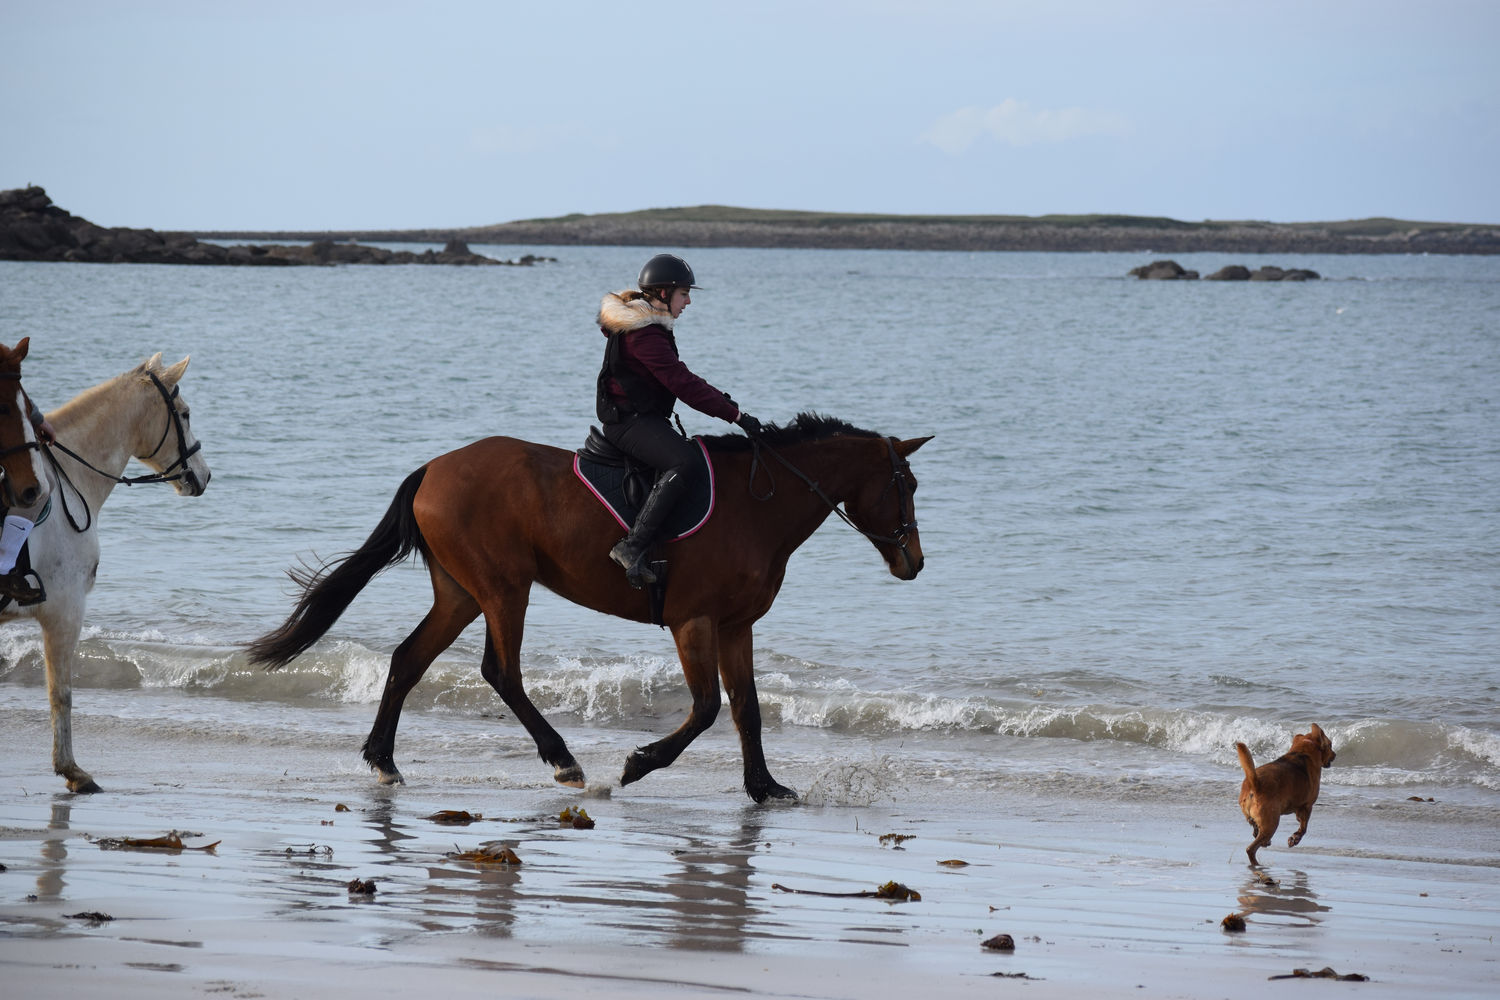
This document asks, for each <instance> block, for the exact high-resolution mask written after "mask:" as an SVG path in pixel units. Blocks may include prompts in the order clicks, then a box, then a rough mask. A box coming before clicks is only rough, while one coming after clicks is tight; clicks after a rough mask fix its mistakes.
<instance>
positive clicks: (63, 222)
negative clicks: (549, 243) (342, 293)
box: [0, 187, 551, 267]
mask: <svg viewBox="0 0 1500 1000" xmlns="http://www.w3.org/2000/svg"><path fill="white" fill-rule="evenodd" d="M548 259H551V258H545V257H533V256H531V255H529V254H528V255H527V256H525V257H522V258H520V259H518V260H510V261H504V260H496V259H495V258H493V257H485V256H483V255H482V254H477V253H474V252H473V251H471V250H470V249H469V247H468V244H466V243H464V242H463V241H462V240H450V241H449V242H448V244H447V245H446V246H445V247H443V249H442V250H440V251H438V250H424V251H422V252H421V253H413V252H412V251H410V250H387V249H385V248H384V247H374V246H368V245H365V244H361V243H334V242H333V241H331V240H317V241H314V242H312V243H310V244H307V245H304V246H282V245H270V246H221V245H219V244H217V243H202V242H200V241H198V240H196V239H194V238H193V237H191V236H188V235H185V234H180V233H158V232H156V231H155V230H154V229H106V228H104V227H103V226H96V225H94V224H93V223H92V222H90V221H88V220H87V219H81V218H79V217H78V216H76V215H73V214H71V213H69V212H66V211H64V210H63V209H61V208H58V207H57V206H56V205H54V204H52V199H51V198H49V197H47V192H46V191H44V190H42V189H41V188H39V187H27V188H18V189H16V190H13V191H0V260H50V261H76V262H81V263H91V264H120V263H131V264H227V265H244V266H270V267H291V266H297V265H325V266H326V265H332V264H459V265H493V264H513V265H521V266H525V265H529V264H534V263H536V262H538V261H541V260H548Z"/></svg>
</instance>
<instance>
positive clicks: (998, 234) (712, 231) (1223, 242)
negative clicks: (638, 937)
mask: <svg viewBox="0 0 1500 1000" xmlns="http://www.w3.org/2000/svg"><path fill="white" fill-rule="evenodd" d="M214 239H220V240H235V241H253V242H254V244H255V245H239V246H229V247H225V246H220V245H217V244H214V243H208V242H203V241H205V240H214ZM289 243H291V244H303V245H287V244H289ZM376 243H425V244H438V245H441V246H443V249H442V250H441V251H435V250H430V249H429V250H424V251H420V252H415V253H414V252H411V251H405V250H388V249H385V248H383V247H378V246H373V245H371V244H376ZM470 243H478V244H489V245H515V244H521V245H531V246H586V245H593V246H640V247H663V246H678V247H770V248H787V249H791V248H805V249H841V250H849V249H853V250H960V251H992V250H1031V251H1046V252H1058V251H1116V252H1126V253H1153V254H1161V253H1247V254H1273V253H1274V254H1315V253H1324V254H1353V253H1363V254H1372V253H1373V254H1422V253H1433V254H1496V253H1500V226H1492V225H1469V224H1461V223H1449V222H1408V221H1404V220H1400V219H1359V220H1355V221H1350V222H1290V223H1287V222H1214V221H1206V222H1179V221H1178V220H1176V219H1168V218H1159V217H1151V216H1137V215H1041V216H1024V215H863V214H851V213H830V212H788V211H771V210H764V209H751V208H733V207H728V206H723V205H699V206H697V207H694V208H659V209H648V210H645V211H640V212H620V213H608V214H602V215H564V216H560V217H558V218H555V219H526V220H521V221H518V222H503V223H499V224H496V225H490V226H472V227H466V228H457V229H360V230H333V231H276V232H252V231H240V230H211V231H202V232H157V231H155V230H152V229H126V228H114V229H107V228H104V227H102V226H98V225H95V224H94V223H92V222H90V221H89V220H87V219H83V218H80V217H78V216H75V215H72V214H70V213H69V212H67V211H65V210H63V209H62V208H60V207H58V206H57V205H54V204H53V203H52V200H51V199H50V198H49V197H47V193H46V191H44V190H43V189H42V188H40V187H35V186H33V187H27V188H18V189H15V190H11V191H0V260H55V261H79V262H90V263H110V262H133V263H170V264H229V265H246V264H248V265H272V266H278V265H279V266H287V265H298V264H312V265H320V264H321V265H328V264H344V263H354V264H460V265H464V264H467V265H474V264H479V265H494V264H512V265H523V266H524V265H529V264H533V263H538V262H541V261H545V260H548V259H549V258H545V257H537V256H533V255H531V254H527V255H525V256H523V257H521V258H519V259H517V260H497V259H494V258H491V257H485V256H482V255H480V254H477V253H474V252H473V251H471V250H470V249H469V247H468V244H470Z"/></svg>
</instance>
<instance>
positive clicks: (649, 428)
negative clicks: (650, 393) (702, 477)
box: [604, 414, 702, 480]
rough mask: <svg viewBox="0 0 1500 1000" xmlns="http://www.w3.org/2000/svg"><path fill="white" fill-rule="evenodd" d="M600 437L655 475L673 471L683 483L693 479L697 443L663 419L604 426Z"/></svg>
mask: <svg viewBox="0 0 1500 1000" xmlns="http://www.w3.org/2000/svg"><path fill="white" fill-rule="evenodd" d="M604 436H605V437H606V438H608V439H609V443H610V444H612V445H614V446H615V447H616V448H619V449H620V450H621V451H623V452H625V453H626V454H628V455H630V456H631V457H632V458H634V459H636V460H637V461H639V462H644V463H646V464H647V465H649V466H651V467H652V468H653V469H655V470H656V471H658V472H666V471H668V470H670V469H676V470H677V474H678V475H680V476H682V477H683V478H684V479H686V480H692V479H696V478H697V475H698V459H699V456H700V455H701V454H702V452H700V451H699V448H698V443H697V442H696V441H689V440H688V439H687V438H685V437H683V436H682V435H681V434H678V433H677V432H676V431H675V430H673V429H672V425H671V424H670V423H668V422H667V418H666V417H662V416H657V415H654V414H648V415H642V416H635V417H631V418H629V419H628V420H622V421H620V422H619V423H617V424H605V425H604Z"/></svg>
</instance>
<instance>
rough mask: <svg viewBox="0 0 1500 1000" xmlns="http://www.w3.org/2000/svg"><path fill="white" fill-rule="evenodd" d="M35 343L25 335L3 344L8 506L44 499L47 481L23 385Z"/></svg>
mask: <svg viewBox="0 0 1500 1000" xmlns="http://www.w3.org/2000/svg"><path fill="white" fill-rule="evenodd" d="M30 346H31V338H30V337H22V338H21V341H20V342H19V343H18V344H16V346H15V347H6V346H5V345H4V344H0V470H3V472H4V474H5V479H4V482H3V483H0V502H3V503H4V505H5V506H6V507H22V508H25V507H31V506H33V505H35V504H36V503H37V502H38V501H39V500H41V499H42V494H43V485H42V484H43V483H44V482H46V480H45V478H44V473H43V472H42V467H41V445H40V444H39V443H38V442H37V439H36V430H35V429H34V428H33V427H32V426H31V420H30V418H29V414H28V410H29V409H30V407H29V406H28V405H27V400H26V391H25V390H24V389H22V388H21V361H22V360H23V359H24V358H25V357H26V351H27V349H28V348H29V347H30Z"/></svg>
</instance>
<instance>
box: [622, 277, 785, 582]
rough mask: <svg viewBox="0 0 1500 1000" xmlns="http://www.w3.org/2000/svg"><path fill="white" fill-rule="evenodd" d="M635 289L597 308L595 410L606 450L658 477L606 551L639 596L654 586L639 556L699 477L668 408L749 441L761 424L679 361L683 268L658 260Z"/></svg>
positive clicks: (685, 284) (685, 298)
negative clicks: (731, 429) (600, 340)
mask: <svg viewBox="0 0 1500 1000" xmlns="http://www.w3.org/2000/svg"><path fill="white" fill-rule="evenodd" d="M636 285H637V286H639V288H640V291H633V290H628V289H627V290H626V291H622V292H611V293H610V294H608V295H606V296H604V301H603V302H602V303H600V305H599V330H600V332H601V333H603V334H604V336H605V337H606V338H608V340H609V345H608V346H607V347H606V348H605V349H604V365H603V367H602V368H601V369H600V371H599V379H598V389H597V399H596V408H597V410H598V416H599V419H600V420H601V421H602V422H603V423H604V436H605V437H606V438H608V439H609V442H610V443H611V444H613V445H614V446H615V447H616V448H619V449H620V450H621V451H623V452H625V453H626V454H628V455H630V456H631V457H632V458H635V459H638V460H639V461H641V462H644V463H645V464H646V465H649V466H651V468H653V469H655V470H657V472H658V473H659V474H660V475H659V476H658V478H657V480H656V485H655V486H654V487H653V488H652V490H651V494H650V495H649V496H648V497H646V501H645V503H643V504H642V505H641V512H640V514H639V515H637V517H636V519H635V525H634V527H632V528H631V529H630V533H629V534H628V535H626V536H625V537H624V538H622V539H621V540H620V541H618V542H616V543H615V546H614V548H612V549H610V550H609V557H610V558H611V559H613V560H614V561H615V562H617V563H619V564H620V566H622V567H624V569H625V578H626V579H627V580H629V581H630V585H631V586H632V587H637V588H638V587H640V586H641V584H643V583H655V582H656V574H655V573H653V572H652V571H651V567H650V565H649V564H648V561H647V559H646V555H647V553H648V552H649V551H650V549H651V543H652V542H653V541H655V540H656V536H657V535H658V534H659V533H660V531H661V527H662V525H663V524H665V523H666V521H667V517H668V515H669V514H671V512H672V508H673V507H674V506H676V504H677V501H678V500H680V499H681V498H682V497H683V496H685V495H686V494H687V493H688V492H689V491H690V490H691V488H692V486H693V480H694V478H695V477H696V476H697V474H698V472H697V470H698V458H699V451H698V449H697V448H696V447H695V446H694V445H693V444H692V442H690V441H688V440H687V439H686V438H684V437H683V436H682V435H681V434H679V433H677V432H676V431H674V430H673V429H672V425H671V423H670V422H669V420H668V418H670V417H671V415H672V408H673V406H674V405H676V403H677V401H678V400H679V399H680V400H682V401H683V402H684V403H686V404H688V405H689V406H691V407H692V408H693V409H695V410H699V411H701V412H703V413H706V414H708V415H709V416H711V417H719V418H720V419H722V420H727V421H729V422H730V423H733V424H739V425H740V426H741V427H743V428H744V429H745V433H747V434H749V435H751V436H752V437H754V436H755V435H756V434H758V433H760V421H758V420H756V419H755V418H754V417H752V416H750V414H748V413H746V412H745V411H743V410H741V409H740V408H739V406H738V405H736V404H735V402H734V400H733V399H731V398H730V397H729V393H727V392H720V391H719V390H718V389H715V388H714V387H713V386H711V385H709V384H708V383H707V382H705V381H704V380H703V379H701V378H699V377H698V376H697V375H694V374H693V373H692V372H691V371H689V370H688V367H687V365H685V364H683V363H682V359H681V358H680V357H678V354H677V339H676V337H675V336H674V335H673V332H672V328H673V324H674V323H675V322H676V321H677V318H678V317H679V316H681V315H682V311H683V310H684V309H686V308H687V307H688V305H689V304H690V303H691V302H692V298H691V297H690V295H689V290H690V289H693V288H697V287H698V285H697V283H696V279H695V278H694V277H693V269H692V268H691V267H688V264H687V261H685V260H683V259H682V258H681V257H676V256H673V255H672V254H668V253H663V254H657V255H656V256H655V257H652V258H651V259H650V260H648V261H646V266H645V267H643V268H641V273H640V277H639V278H638V279H637V280H636Z"/></svg>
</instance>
